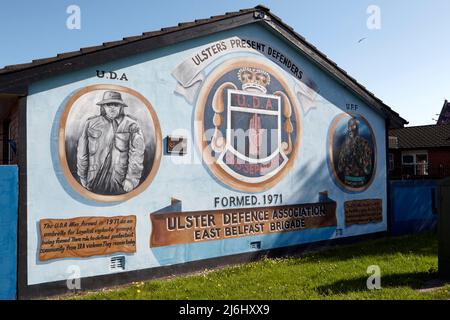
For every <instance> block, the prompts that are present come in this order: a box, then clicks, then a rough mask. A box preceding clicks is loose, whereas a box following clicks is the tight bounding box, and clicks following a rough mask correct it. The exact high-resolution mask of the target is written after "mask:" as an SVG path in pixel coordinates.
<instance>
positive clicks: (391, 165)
mask: <svg viewBox="0 0 450 320" xmlns="http://www.w3.org/2000/svg"><path fill="white" fill-rule="evenodd" d="M394 169H395V163H394V155H393V154H392V153H389V171H394Z"/></svg>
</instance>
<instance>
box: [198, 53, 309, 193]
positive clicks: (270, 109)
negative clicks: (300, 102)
mask: <svg viewBox="0 0 450 320" xmlns="http://www.w3.org/2000/svg"><path fill="white" fill-rule="evenodd" d="M222 67H223V66H222ZM224 67H225V70H223V69H221V70H219V71H220V72H217V75H216V77H213V78H212V79H210V80H209V81H210V84H208V83H207V84H206V85H205V88H206V89H203V90H202V91H204V97H203V98H202V97H200V99H199V101H200V102H199V104H200V105H199V111H198V112H197V119H199V120H200V121H199V123H201V125H202V126H203V128H201V129H202V130H201V131H200V132H199V131H197V142H198V144H199V145H201V146H203V150H202V153H203V157H204V160H208V162H207V163H208V164H209V165H210V168H211V169H212V170H213V172H214V173H216V175H218V176H219V177H220V178H222V181H224V182H225V183H227V184H229V185H232V186H233V187H237V189H241V190H246V191H259V190H265V189H267V188H268V187H270V185H271V184H270V183H269V182H271V183H272V184H274V182H275V180H276V179H277V178H278V176H279V175H280V174H281V173H282V172H283V170H284V169H285V167H286V166H287V165H288V163H289V162H290V161H291V160H292V158H293V157H294V156H295V155H296V151H297V149H298V148H297V144H298V140H299V132H300V131H299V125H300V123H299V116H298V111H297V109H298V107H297V106H296V102H295V101H294V100H295V98H294V96H293V95H292V94H290V91H289V87H288V86H287V85H286V82H284V81H283V79H282V77H281V75H280V73H279V72H277V71H275V70H274V69H272V68H273V67H268V66H265V65H263V64H261V63H255V62H253V61H252V60H250V59H240V61H237V62H235V63H229V65H226V66H224ZM206 90H208V91H206ZM201 94H202V93H201ZM207 132H209V137H210V139H208V137H207V136H208V134H207ZM199 137H202V138H204V139H206V140H207V142H206V144H201V142H203V141H199V139H198V138H199ZM208 140H209V141H208Z"/></svg>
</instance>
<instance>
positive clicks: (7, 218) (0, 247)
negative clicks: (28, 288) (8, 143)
mask: <svg viewBox="0 0 450 320" xmlns="http://www.w3.org/2000/svg"><path fill="white" fill-rule="evenodd" d="M18 191H19V190H18V167H17V166H0V256H1V258H0V300H11V299H15V298H16V287H17V285H16V283H17V217H18V193H19V192H18Z"/></svg>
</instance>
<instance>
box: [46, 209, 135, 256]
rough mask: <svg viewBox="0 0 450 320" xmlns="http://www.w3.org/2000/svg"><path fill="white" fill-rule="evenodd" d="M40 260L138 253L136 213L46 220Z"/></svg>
mask: <svg viewBox="0 0 450 320" xmlns="http://www.w3.org/2000/svg"><path fill="white" fill-rule="evenodd" d="M39 228H40V239H41V241H40V248H39V260H40V261H47V260H51V259H60V258H84V257H92V256H98V255H105V254H109V253H116V252H122V253H134V252H136V216H117V217H79V218H74V219H43V220H40V222H39Z"/></svg>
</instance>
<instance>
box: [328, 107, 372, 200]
mask: <svg viewBox="0 0 450 320" xmlns="http://www.w3.org/2000/svg"><path fill="white" fill-rule="evenodd" d="M348 116H355V117H358V118H359V119H361V120H363V121H364V122H365V124H366V125H367V127H368V128H369V130H370V135H371V137H372V141H373V149H374V150H373V151H374V164H373V172H372V176H371V177H370V180H369V182H367V183H366V184H365V185H364V186H362V187H360V188H354V187H350V186H348V185H346V184H345V183H343V182H342V181H341V179H339V176H338V174H337V172H336V168H335V163H334V159H333V138H334V135H335V132H336V127H337V125H338V123H339V122H340V121H342V119H343V118H345V117H348ZM377 150H378V149H377V140H376V138H375V134H374V132H373V129H372V126H371V125H370V123H369V121H367V119H366V118H365V117H364V116H362V115H361V114H358V113H354V112H344V113H341V114H338V115H337V116H336V117H334V119H333V121H332V122H331V126H330V130H329V133H328V165H329V168H330V171H331V172H332V173H333V180H334V181H335V182H336V183H337V184H338V186H339V187H340V188H342V189H344V190H346V191H349V192H355V193H359V192H363V191H366V190H367V189H368V188H369V187H370V186H371V185H372V183H373V180H374V179H375V176H376V173H377V164H378V161H377V160H378V151H377Z"/></svg>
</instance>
